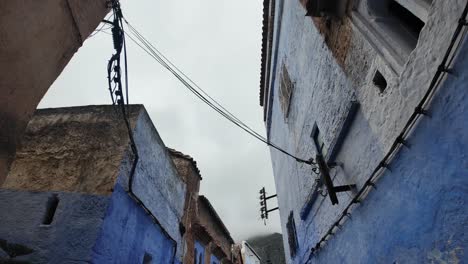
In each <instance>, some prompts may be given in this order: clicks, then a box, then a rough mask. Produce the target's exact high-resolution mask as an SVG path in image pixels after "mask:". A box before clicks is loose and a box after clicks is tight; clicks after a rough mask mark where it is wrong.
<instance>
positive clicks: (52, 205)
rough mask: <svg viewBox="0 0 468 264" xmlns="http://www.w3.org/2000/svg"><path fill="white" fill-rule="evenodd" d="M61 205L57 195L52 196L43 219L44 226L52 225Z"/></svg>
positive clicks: (48, 200)
mask: <svg viewBox="0 0 468 264" xmlns="http://www.w3.org/2000/svg"><path fill="white" fill-rule="evenodd" d="M58 203H59V198H58V195H57V194H54V195H52V196H51V197H49V199H47V205H46V212H45V214H44V217H43V219H42V224H43V225H50V224H52V222H53V221H54V216H55V212H56V210H57V206H58Z"/></svg>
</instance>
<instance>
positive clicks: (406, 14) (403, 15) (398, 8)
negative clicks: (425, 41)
mask: <svg viewBox="0 0 468 264" xmlns="http://www.w3.org/2000/svg"><path fill="white" fill-rule="evenodd" d="M388 11H389V13H390V15H391V16H393V17H395V18H397V19H398V21H399V22H400V26H401V27H402V28H403V29H404V30H405V31H407V32H409V33H410V34H411V35H412V36H413V38H415V39H418V38H419V33H421V30H422V29H423V27H424V22H423V21H422V20H421V19H419V18H418V17H417V16H415V15H414V14H413V13H411V11H409V10H408V9H406V8H405V7H404V6H402V5H401V4H400V3H398V2H397V1H395V0H392V1H390V2H389V4H388Z"/></svg>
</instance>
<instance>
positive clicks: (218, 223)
mask: <svg viewBox="0 0 468 264" xmlns="http://www.w3.org/2000/svg"><path fill="white" fill-rule="evenodd" d="M198 223H199V224H200V225H201V226H202V227H204V228H205V230H206V231H207V233H208V234H209V236H210V238H211V242H210V244H209V245H207V249H208V250H207V251H205V253H206V254H205V260H206V263H211V262H210V259H211V256H212V255H215V256H217V257H218V258H219V259H223V258H226V259H228V260H229V259H231V246H232V244H234V241H233V240H232V238H231V235H230V234H229V231H228V230H227V229H226V227H225V226H224V224H223V222H222V220H221V219H220V218H219V216H218V214H217V213H216V211H215V209H214V208H213V207H212V205H211V204H210V202H209V201H208V199H207V198H206V197H204V196H200V197H199V199H198Z"/></svg>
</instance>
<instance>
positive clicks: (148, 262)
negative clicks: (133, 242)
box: [143, 252, 153, 264]
mask: <svg viewBox="0 0 468 264" xmlns="http://www.w3.org/2000/svg"><path fill="white" fill-rule="evenodd" d="M151 263H153V256H151V255H150V254H148V253H146V252H145V255H144V256H143V264H151Z"/></svg>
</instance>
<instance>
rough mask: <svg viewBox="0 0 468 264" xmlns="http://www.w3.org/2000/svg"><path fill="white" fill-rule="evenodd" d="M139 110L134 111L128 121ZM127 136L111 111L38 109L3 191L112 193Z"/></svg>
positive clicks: (99, 108) (100, 108)
mask: <svg viewBox="0 0 468 264" xmlns="http://www.w3.org/2000/svg"><path fill="white" fill-rule="evenodd" d="M140 111H141V106H136V107H132V108H131V110H130V115H131V119H132V120H133V119H135V118H136V117H137V115H139V114H140ZM127 146H128V135H127V130H126V128H125V125H124V123H123V120H122V118H120V115H119V114H118V112H115V107H113V106H85V107H70V108H57V109H40V110H37V111H36V113H35V115H34V116H33V118H32V119H31V121H30V122H29V124H28V127H27V129H26V132H25V135H24V137H23V139H22V146H21V147H20V148H19V149H18V151H17V154H16V159H15V161H14V162H13V165H12V168H11V171H10V173H9V175H8V178H7V180H6V181H5V183H4V184H3V186H2V187H3V188H7V189H16V190H30V191H69V192H84V193H94V194H110V193H112V188H113V187H114V185H115V181H116V179H117V175H118V173H119V171H120V164H121V162H122V158H123V154H124V151H125V149H126V148H127Z"/></svg>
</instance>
